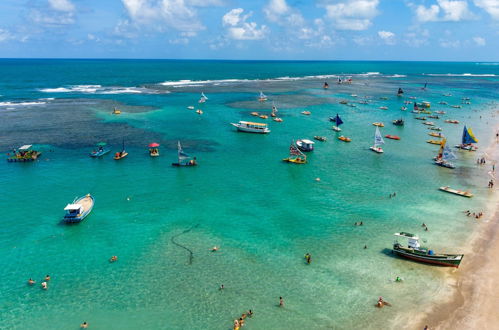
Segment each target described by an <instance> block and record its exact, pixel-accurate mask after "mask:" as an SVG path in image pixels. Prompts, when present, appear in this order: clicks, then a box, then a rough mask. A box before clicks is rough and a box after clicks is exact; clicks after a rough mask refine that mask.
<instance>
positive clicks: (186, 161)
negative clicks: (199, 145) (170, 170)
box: [172, 141, 198, 166]
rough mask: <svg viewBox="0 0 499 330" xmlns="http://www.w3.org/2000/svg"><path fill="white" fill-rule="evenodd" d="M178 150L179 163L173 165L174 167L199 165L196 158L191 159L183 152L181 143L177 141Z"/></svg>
mask: <svg viewBox="0 0 499 330" xmlns="http://www.w3.org/2000/svg"><path fill="white" fill-rule="evenodd" d="M177 149H178V151H177V154H178V162H177V163H172V166H196V165H197V164H198V163H197V162H196V157H194V158H192V159H190V158H191V157H190V156H189V155H188V154H186V153H185V152H184V151H183V150H182V146H181V145H180V141H177Z"/></svg>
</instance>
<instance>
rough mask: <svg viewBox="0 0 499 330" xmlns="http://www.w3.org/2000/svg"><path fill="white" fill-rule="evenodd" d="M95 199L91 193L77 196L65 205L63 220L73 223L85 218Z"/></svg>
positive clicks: (90, 210)
mask: <svg viewBox="0 0 499 330" xmlns="http://www.w3.org/2000/svg"><path fill="white" fill-rule="evenodd" d="M94 203H95V200H94V198H93V197H92V195H90V194H87V195H85V196H83V197H79V198H78V197H77V198H75V200H74V201H73V203H71V204H68V205H66V207H65V208H64V211H66V214H65V215H64V222H68V223H75V222H81V221H83V219H85V218H86V217H87V216H88V215H89V214H90V212H92V209H93V208H94Z"/></svg>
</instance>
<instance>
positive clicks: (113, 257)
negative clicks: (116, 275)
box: [109, 256, 118, 262]
mask: <svg viewBox="0 0 499 330" xmlns="http://www.w3.org/2000/svg"><path fill="white" fill-rule="evenodd" d="M115 261H118V256H112V257H111V259H109V262H115Z"/></svg>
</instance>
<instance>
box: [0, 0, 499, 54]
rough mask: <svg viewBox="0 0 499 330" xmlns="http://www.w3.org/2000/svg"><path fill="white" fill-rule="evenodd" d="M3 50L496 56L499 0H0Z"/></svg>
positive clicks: (11, 52) (15, 52)
mask: <svg viewBox="0 0 499 330" xmlns="http://www.w3.org/2000/svg"><path fill="white" fill-rule="evenodd" d="M0 57H3V58H9V57H10V58H12V57H14V58H157V59H163V58H164V59H255V60H266V59H268V60H423V61H428V60H436V61H497V60H499V0H244V1H243V0H0Z"/></svg>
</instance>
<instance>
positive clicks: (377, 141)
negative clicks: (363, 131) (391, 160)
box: [374, 126, 385, 147]
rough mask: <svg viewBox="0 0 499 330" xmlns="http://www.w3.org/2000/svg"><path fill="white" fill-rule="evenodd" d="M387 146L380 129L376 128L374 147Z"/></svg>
mask: <svg viewBox="0 0 499 330" xmlns="http://www.w3.org/2000/svg"><path fill="white" fill-rule="evenodd" d="M382 144H385V141H384V140H383V137H382V136H381V132H380V131H379V127H378V126H376V133H374V146H375V147H377V146H379V145H382Z"/></svg>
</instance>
